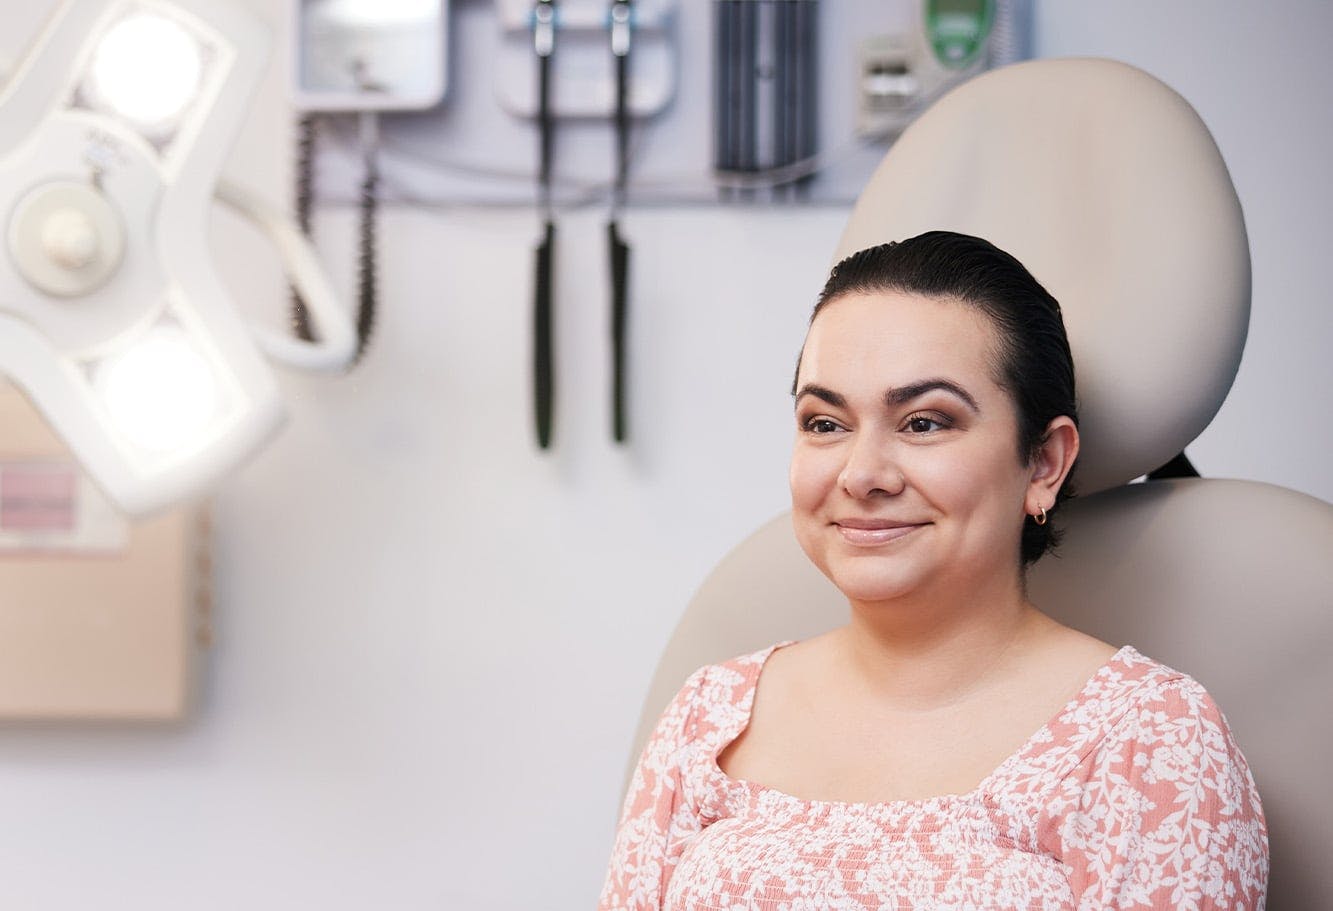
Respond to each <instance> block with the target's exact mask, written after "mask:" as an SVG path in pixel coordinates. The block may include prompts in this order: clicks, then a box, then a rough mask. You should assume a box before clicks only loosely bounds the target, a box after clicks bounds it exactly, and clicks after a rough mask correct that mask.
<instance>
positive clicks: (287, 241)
mask: <svg viewBox="0 0 1333 911" xmlns="http://www.w3.org/2000/svg"><path fill="white" fill-rule="evenodd" d="M216 193H217V198H218V199H219V200H221V201H222V202H224V203H226V204H227V205H228V206H230V207H231V208H232V209H234V210H235V211H236V212H237V213H238V214H240V215H242V216H244V217H245V218H247V219H249V220H250V221H251V222H253V223H254V225H255V227H257V228H259V229H260V230H261V231H263V232H264V234H266V235H267V236H268V238H269V240H271V241H272V242H273V245H274V246H275V247H277V248H278V255H279V256H280V257H281V259H282V267H283V272H285V273H286V274H287V278H288V279H289V280H290V281H291V283H292V284H293V285H294V286H295V287H296V290H297V291H298V292H299V293H300V295H301V299H302V300H303V301H304V302H305V305H306V307H307V308H308V310H309V312H310V316H311V318H312V320H313V322H314V325H315V328H316V330H317V331H318V333H319V337H320V339H321V340H320V341H318V342H308V341H304V340H302V339H298V338H293V337H291V336H287V335H283V334H281V333H279V332H274V331H273V330H272V329H268V328H266V327H264V326H252V327H251V332H252V333H253V334H254V336H255V341H256V342H258V344H259V348H260V350H262V351H263V352H264V353H265V354H267V355H268V356H269V357H271V358H273V359H274V360H276V361H281V362H282V363H284V364H287V365H289V366H292V367H299V368H300V369H302V370H312V371H320V372H327V373H338V372H341V371H343V370H346V369H347V368H348V367H349V366H350V365H351V363H352V360H353V359H354V358H355V357H356V329H355V327H354V326H353V325H352V319H351V316H350V315H348V313H347V311H346V310H345V309H344V308H343V307H342V306H341V305H340V304H339V303H338V300H337V297H336V295H335V294H334V293H333V287H332V285H331V284H330V282H329V279H328V275H327V274H326V273H325V271H324V267H323V265H322V264H321V263H320V261H319V257H318V254H316V252H315V249H314V247H313V246H311V244H310V241H309V240H308V239H306V237H305V235H304V234H302V233H301V232H300V231H298V230H297V229H296V226H295V225H294V224H292V222H291V221H290V220H289V219H288V218H287V217H286V216H285V215H284V214H283V213H281V212H279V211H278V210H277V209H276V208H275V207H274V206H272V205H270V204H269V203H268V201H267V200H265V199H263V198H262V197H260V196H259V195H258V194H256V193H254V192H252V191H250V190H248V189H246V188H244V187H241V186H238V185H236V184H234V183H232V182H230V181H227V180H220V181H218V185H217V190H216Z"/></svg>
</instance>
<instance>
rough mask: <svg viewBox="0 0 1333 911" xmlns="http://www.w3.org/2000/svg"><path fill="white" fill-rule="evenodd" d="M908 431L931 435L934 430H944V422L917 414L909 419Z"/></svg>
mask: <svg viewBox="0 0 1333 911" xmlns="http://www.w3.org/2000/svg"><path fill="white" fill-rule="evenodd" d="M906 426H907V429H908V430H909V431H910V432H912V433H930V432H931V431H933V430H943V429H944V427H945V424H944V422H942V421H938V420H936V419H935V418H932V417H929V416H927V415H924V414H916V415H913V416H912V417H910V418H908V419H907V425H906Z"/></svg>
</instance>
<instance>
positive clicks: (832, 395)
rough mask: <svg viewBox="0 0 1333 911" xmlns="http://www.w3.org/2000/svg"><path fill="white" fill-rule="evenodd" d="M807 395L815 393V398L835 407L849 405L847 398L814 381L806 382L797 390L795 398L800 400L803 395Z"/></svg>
mask: <svg viewBox="0 0 1333 911" xmlns="http://www.w3.org/2000/svg"><path fill="white" fill-rule="evenodd" d="M807 395H813V396H814V397H815V398H817V399H819V400H821V401H824V402H827V403H828V404H830V405H832V406H833V407H834V408H843V407H845V406H846V405H847V399H845V398H843V397H842V396H841V395H839V394H838V393H836V392H834V391H833V390H832V389H826V388H825V387H823V386H817V385H815V384H814V383H806V384H805V385H804V386H802V387H801V388H800V390H798V391H797V393H796V395H795V399H796V401H798V402H799V401H800V400H801V399H802V397H804V396H807Z"/></svg>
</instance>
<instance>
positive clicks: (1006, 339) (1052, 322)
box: [793, 231, 1078, 565]
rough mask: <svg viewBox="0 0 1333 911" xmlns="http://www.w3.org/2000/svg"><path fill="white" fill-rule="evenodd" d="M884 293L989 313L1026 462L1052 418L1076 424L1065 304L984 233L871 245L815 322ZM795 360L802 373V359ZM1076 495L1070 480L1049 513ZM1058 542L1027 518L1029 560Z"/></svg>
mask: <svg viewBox="0 0 1333 911" xmlns="http://www.w3.org/2000/svg"><path fill="white" fill-rule="evenodd" d="M877 291H898V292H902V293H907V294H919V295H922V296H925V297H934V298H944V299H948V300H956V301H959V302H961V303H964V304H966V305H968V306H971V307H975V308H977V309H978V310H980V311H981V312H982V313H984V314H985V315H986V316H987V317H989V318H990V321H991V323H992V324H993V325H994V326H995V328H996V331H997V333H998V335H999V337H1000V350H999V351H998V352H997V354H998V363H997V364H996V365H995V373H996V376H995V380H996V382H997V383H998V384H999V385H1000V386H1001V387H1002V388H1003V389H1005V390H1006V391H1007V392H1008V393H1009V395H1010V397H1011V398H1012V399H1013V402H1014V407H1015V410H1016V411H1017V412H1018V455H1019V458H1020V459H1022V461H1023V463H1024V464H1027V463H1029V462H1031V460H1032V458H1033V457H1034V456H1035V455H1036V454H1037V452H1038V450H1039V449H1040V448H1041V445H1042V443H1043V442H1044V439H1045V435H1046V428H1047V426H1048V425H1049V424H1050V422H1051V421H1052V420H1053V419H1055V418H1057V417H1059V416H1061V415H1068V416H1069V418H1070V419H1071V420H1073V422H1074V424H1075V425H1076V426H1077V424H1078V405H1077V402H1076V400H1075V397H1074V358H1073V355H1072V354H1070V351H1069V338H1068V336H1066V335H1065V324H1064V320H1063V319H1062V318H1061V316H1060V304H1059V303H1058V302H1057V301H1056V300H1055V298H1054V297H1052V296H1051V295H1050V293H1049V292H1048V291H1047V290H1046V289H1045V288H1043V287H1042V286H1041V284H1040V283H1039V282H1038V281H1037V280H1036V279H1035V278H1033V277H1032V273H1030V272H1028V270H1027V269H1025V268H1024V267H1023V264H1022V263H1020V262H1019V261H1018V260H1016V259H1014V257H1012V256H1010V255H1009V254H1008V253H1005V252H1004V251H1003V250H1001V249H999V248H998V247H996V246H995V245H994V244H991V243H989V242H988V241H985V240H982V239H981V238H979V237H972V236H970V235H967V234H956V233H954V232H952V231H930V232H928V233H926V234H921V235H919V236H917V237H913V238H909V239H908V240H904V241H898V242H896V243H888V244H881V245H879V246H877V247H870V248H868V249H866V250H861V251H859V252H857V253H853V254H852V255H851V256H849V257H847V258H846V259H844V260H843V261H842V262H840V263H838V264H837V265H836V266H834V267H833V271H832V272H831V273H830V274H829V279H828V282H826V283H825V285H824V290H823V291H821V292H820V294H819V300H818V301H817V302H816V303H815V309H814V312H813V313H812V314H811V315H810V322H811V323H814V321H815V318H816V317H817V316H819V313H820V311H821V310H823V309H824V307H825V306H827V305H828V303H829V302H830V301H833V300H836V299H838V298H840V297H843V296H844V295H847V294H858V293H862V294H863V293H873V292H877ZM796 366H797V370H798V371H799V370H800V361H799V360H798V361H797V365H796ZM794 389H795V384H794V383H793V391H794ZM1071 496H1073V489H1072V488H1071V486H1070V484H1069V481H1068V479H1066V481H1065V484H1064V486H1063V487H1062V488H1061V489H1060V491H1059V493H1057V494H1056V498H1055V503H1054V504H1052V505H1051V506H1050V507H1048V509H1047V512H1048V513H1054V512H1055V511H1056V509H1057V508H1058V507H1059V505H1060V504H1061V503H1063V502H1064V501H1065V500H1067V499H1069V498H1070V497H1071ZM1059 540H1060V533H1059V531H1058V530H1057V529H1056V527H1055V524H1054V523H1053V522H1047V523H1046V524H1044V525H1037V524H1036V523H1035V522H1033V521H1025V522H1024V523H1023V538H1022V545H1021V557H1022V562H1023V564H1024V565H1027V564H1030V563H1034V562H1035V561H1036V560H1037V559H1038V558H1040V557H1041V555H1042V554H1044V553H1046V552H1047V551H1049V550H1051V549H1052V548H1054V547H1055V546H1056V545H1057V544H1058V543H1059Z"/></svg>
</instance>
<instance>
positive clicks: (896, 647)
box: [835, 578, 1053, 711]
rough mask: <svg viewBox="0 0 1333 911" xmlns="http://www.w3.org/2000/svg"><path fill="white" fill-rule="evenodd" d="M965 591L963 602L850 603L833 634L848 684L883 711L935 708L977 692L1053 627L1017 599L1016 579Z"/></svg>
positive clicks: (935, 599) (1019, 588)
mask: <svg viewBox="0 0 1333 911" xmlns="http://www.w3.org/2000/svg"><path fill="white" fill-rule="evenodd" d="M971 591H972V594H971V596H970V597H968V598H965V599H964V598H953V599H951V598H945V597H941V596H940V593H936V596H934V597H927V598H920V599H914V601H915V603H912V604H908V603H903V602H901V601H894V602H889V603H885V604H857V603H853V604H852V617H851V622H850V623H849V624H848V625H847V626H846V627H843V628H842V629H841V630H838V631H837V634H835V635H836V636H837V637H838V639H839V641H838V647H839V648H840V649H841V650H842V652H843V656H844V659H845V666H846V668H847V670H848V671H849V672H850V673H851V674H853V675H854V678H855V680H854V683H855V684H857V685H859V686H860V687H864V688H865V690H866V691H867V693H868V694H869V695H871V696H873V697H874V698H875V699H876V700H877V701H880V702H882V703H884V704H885V705H886V706H891V707H895V708H901V709H904V710H921V711H926V710H930V709H933V708H940V707H943V706H946V705H950V704H953V703H955V702H958V701H961V700H962V699H965V698H966V697H967V696H969V695H971V694H973V693H975V692H976V691H978V690H979V689H981V688H983V687H984V686H985V685H986V684H987V683H988V682H990V681H991V680H993V679H994V678H995V676H996V675H997V674H998V673H1000V672H1002V670H1003V668H1004V667H1005V666H1006V661H1007V659H1012V658H1013V656H1014V653H1015V652H1021V651H1022V647H1023V646H1024V645H1026V644H1028V643H1030V642H1031V641H1032V640H1033V639H1034V638H1035V637H1036V636H1038V635H1039V634H1040V633H1041V632H1042V631H1043V630H1045V629H1047V628H1048V627H1049V626H1051V625H1053V621H1051V620H1050V619H1049V618H1048V617H1046V616H1045V615H1044V614H1041V613H1040V612H1039V611H1037V609H1036V608H1034V607H1033V606H1032V604H1031V603H1029V602H1028V600H1027V599H1026V598H1025V597H1024V595H1023V590H1022V581H1021V578H1020V579H1019V580H1018V581H1017V582H1016V583H1014V584H1011V585H996V586H993V587H992V588H991V589H990V590H984V589H981V588H972V590H971ZM923 602H924V603H923Z"/></svg>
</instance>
